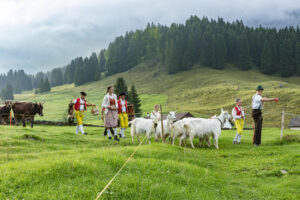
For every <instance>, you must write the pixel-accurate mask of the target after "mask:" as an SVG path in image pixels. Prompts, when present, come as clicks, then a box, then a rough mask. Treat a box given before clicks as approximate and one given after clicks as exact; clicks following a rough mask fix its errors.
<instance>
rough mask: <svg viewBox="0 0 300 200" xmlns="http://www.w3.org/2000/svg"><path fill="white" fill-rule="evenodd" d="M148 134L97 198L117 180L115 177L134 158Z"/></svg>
mask: <svg viewBox="0 0 300 200" xmlns="http://www.w3.org/2000/svg"><path fill="white" fill-rule="evenodd" d="M145 138H146V136H145V137H144V138H143V140H142V141H141V142H140V144H139V145H138V146H137V147H136V148H135V150H134V152H132V154H131V155H130V156H129V158H128V159H127V160H126V162H125V163H124V164H123V166H122V167H121V168H120V169H119V171H118V172H117V173H116V174H115V175H114V176H113V177H112V179H110V181H109V182H108V183H107V185H106V186H105V187H104V188H103V190H102V191H101V192H100V193H99V194H98V196H97V197H96V200H98V199H99V198H100V197H101V195H102V194H103V193H104V192H105V191H106V190H107V188H108V187H109V186H110V185H111V184H112V182H113V181H114V180H115V178H116V177H117V176H118V175H119V174H120V172H121V171H122V170H123V169H124V167H126V165H127V163H128V162H129V161H130V160H131V159H132V157H133V156H134V154H135V153H136V152H137V150H138V149H139V148H140V146H141V145H142V143H143V142H144V140H145Z"/></svg>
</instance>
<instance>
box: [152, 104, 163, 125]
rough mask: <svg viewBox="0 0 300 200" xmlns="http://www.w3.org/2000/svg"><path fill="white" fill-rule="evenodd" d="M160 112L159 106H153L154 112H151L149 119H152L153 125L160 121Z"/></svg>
mask: <svg viewBox="0 0 300 200" xmlns="http://www.w3.org/2000/svg"><path fill="white" fill-rule="evenodd" d="M160 117H161V114H160V111H159V105H158V104H156V105H155V106H154V110H153V111H152V113H151V115H150V119H152V120H153V121H154V122H155V123H157V122H158V121H160Z"/></svg>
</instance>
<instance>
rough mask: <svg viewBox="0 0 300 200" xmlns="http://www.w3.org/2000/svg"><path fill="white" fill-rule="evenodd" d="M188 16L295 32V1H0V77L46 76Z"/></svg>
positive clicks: (298, 20) (298, 6)
mask: <svg viewBox="0 0 300 200" xmlns="http://www.w3.org/2000/svg"><path fill="white" fill-rule="evenodd" d="M190 15H198V16H200V17H202V16H207V17H209V18H217V17H218V16H219V17H223V18H224V19H225V20H228V21H233V20H235V19H242V20H243V21H244V23H245V24H247V25H249V26H257V25H259V24H262V25H264V26H276V27H282V26H290V25H293V26H300V1H299V0H285V1H283V0H184V1H183V0H109V1H104V0H0V72H6V71H8V70H9V69H20V68H23V69H25V71H26V72H29V73H35V72H37V71H40V70H43V71H46V70H49V69H51V68H54V67H60V66H64V65H66V64H67V63H68V62H69V61H70V60H71V59H72V58H74V57H77V56H88V55H90V54H91V52H94V51H95V52H99V51H100V50H101V49H102V48H106V47H107V45H108V44H109V42H110V41H112V40H113V39H114V38H115V37H116V36H118V35H122V34H124V33H125V32H126V31H130V30H135V29H141V28H144V27H145V26H146V24H147V22H154V23H160V24H166V25H169V24H171V23H172V22H177V23H183V22H184V21H185V20H186V19H187V18H188V17H189V16H190Z"/></svg>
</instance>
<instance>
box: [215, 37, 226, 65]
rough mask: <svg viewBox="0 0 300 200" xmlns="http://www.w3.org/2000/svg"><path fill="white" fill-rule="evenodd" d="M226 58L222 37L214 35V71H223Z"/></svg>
mask: <svg viewBox="0 0 300 200" xmlns="http://www.w3.org/2000/svg"><path fill="white" fill-rule="evenodd" d="M225 56H226V44H225V39H224V36H223V35H220V34H218V35H216V36H215V37H214V59H213V62H212V67H213V68H215V69H224V67H225Z"/></svg>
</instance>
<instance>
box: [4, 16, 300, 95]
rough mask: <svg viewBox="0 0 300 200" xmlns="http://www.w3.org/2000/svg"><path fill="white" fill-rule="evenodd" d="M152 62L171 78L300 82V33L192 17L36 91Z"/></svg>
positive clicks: (111, 49) (86, 62)
mask: <svg viewBox="0 0 300 200" xmlns="http://www.w3.org/2000/svg"><path fill="white" fill-rule="evenodd" d="M148 60H155V61H157V62H160V63H161V64H162V65H161V66H163V67H162V68H163V69H162V70H164V71H166V72H167V73H169V74H173V73H177V72H180V71H183V70H187V69H189V68H191V67H192V66H194V65H195V64H197V66H199V67H201V66H206V67H211V68H215V69H220V70H221V69H223V68H224V67H225V66H226V65H227V64H231V65H234V66H236V67H237V68H238V69H240V70H248V69H251V68H254V67H255V68H258V69H259V70H260V71H261V72H262V73H265V74H278V75H281V76H283V77H288V76H292V75H298V76H299V75H300V30H299V27H297V28H296V27H286V28H282V29H276V28H264V27H257V28H253V27H247V26H245V25H244V24H243V22H242V21H235V22H232V23H231V22H225V21H224V20H223V19H222V18H219V19H217V20H213V19H212V20H209V19H208V18H206V17H203V18H202V19H200V18H198V17H197V16H191V17H190V18H189V19H188V20H187V21H186V22H185V24H175V23H173V24H172V25H171V26H164V25H159V24H158V25H155V24H148V25H147V27H146V28H145V29H144V30H136V31H134V32H133V31H131V32H127V33H126V34H125V35H123V36H120V37H117V38H116V39H115V40H114V41H113V42H111V43H110V44H109V46H108V47H107V49H103V50H101V51H100V53H99V54H97V53H92V54H91V56H89V57H86V58H82V57H78V58H75V59H73V60H71V62H70V63H69V64H68V65H66V66H65V67H62V68H55V69H53V70H52V71H50V72H47V73H42V72H40V73H38V74H36V75H35V76H34V77H31V78H32V80H33V81H32V83H34V85H33V87H37V86H36V84H37V83H40V82H41V79H46V78H47V79H49V81H50V83H51V86H57V85H62V84H65V83H75V85H76V86H78V85H82V84H84V83H87V82H91V81H96V80H99V79H101V78H102V77H104V76H107V75H108V76H109V75H113V74H116V73H119V72H124V71H127V70H129V69H131V68H133V67H134V66H136V65H137V64H139V63H142V62H144V61H148ZM5 78H6V76H5V75H2V76H0V82H1V83H4V82H5V80H6V82H7V81H8V79H5ZM1 85H3V84H1ZM16 91H18V90H16Z"/></svg>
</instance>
